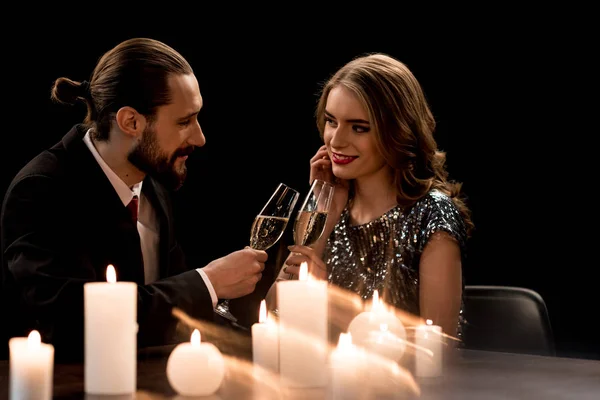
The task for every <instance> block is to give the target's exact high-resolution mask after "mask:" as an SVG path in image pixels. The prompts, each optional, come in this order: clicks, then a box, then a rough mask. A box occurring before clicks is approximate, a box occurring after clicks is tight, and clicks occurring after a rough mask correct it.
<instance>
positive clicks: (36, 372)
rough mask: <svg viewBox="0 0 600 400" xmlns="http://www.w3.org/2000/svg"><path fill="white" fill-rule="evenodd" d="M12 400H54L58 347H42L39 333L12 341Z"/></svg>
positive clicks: (32, 332)
mask: <svg viewBox="0 0 600 400" xmlns="http://www.w3.org/2000/svg"><path fill="white" fill-rule="evenodd" d="M8 347H9V352H10V353H9V358H10V361H9V369H10V372H9V375H10V381H9V382H10V383H9V387H10V390H9V393H10V396H9V398H10V400H50V399H51V398H52V387H53V386H52V380H53V379H52V378H53V371H54V346H52V345H51V344H47V343H42V341H41V338H40V334H39V332H38V331H31V333H30V334H29V336H28V337H26V338H25V337H15V338H11V339H9V341H8Z"/></svg>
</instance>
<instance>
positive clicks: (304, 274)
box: [298, 261, 308, 281]
mask: <svg viewBox="0 0 600 400" xmlns="http://www.w3.org/2000/svg"><path fill="white" fill-rule="evenodd" d="M307 279H308V264H307V263H306V261H302V263H301V264H300V272H299V273H298V280H301V281H305V280H307Z"/></svg>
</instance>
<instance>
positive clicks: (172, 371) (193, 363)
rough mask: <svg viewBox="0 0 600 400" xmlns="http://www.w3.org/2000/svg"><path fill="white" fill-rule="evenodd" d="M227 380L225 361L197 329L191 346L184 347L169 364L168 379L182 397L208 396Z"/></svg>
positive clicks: (182, 344) (173, 353) (191, 340)
mask: <svg viewBox="0 0 600 400" xmlns="http://www.w3.org/2000/svg"><path fill="white" fill-rule="evenodd" d="M224 378H225V360H224V359H223V355H222V354H221V352H220V351H219V349H218V348H217V347H216V346H215V345H214V344H212V343H201V342H200V332H199V331H198V329H194V332H192V336H191V338H190V341H189V342H186V343H180V344H178V345H177V347H175V348H174V349H173V351H172V352H171V354H170V355H169V359H168V360H167V379H168V380H169V383H170V384H171V386H172V387H173V389H174V390H175V391H176V392H177V393H178V394H180V395H182V396H208V395H211V394H213V393H215V392H216V391H217V390H218V389H219V387H220V386H221V383H222V382H223V379H224Z"/></svg>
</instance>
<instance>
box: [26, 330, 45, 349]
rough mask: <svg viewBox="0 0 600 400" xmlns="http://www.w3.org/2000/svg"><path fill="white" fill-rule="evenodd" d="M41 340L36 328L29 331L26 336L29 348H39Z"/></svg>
mask: <svg viewBox="0 0 600 400" xmlns="http://www.w3.org/2000/svg"><path fill="white" fill-rule="evenodd" d="M41 342H42V338H41V337H40V333H39V332H38V331H36V330H33V331H31V333H30V334H29V336H28V337H27V347H28V348H29V349H30V350H35V349H39V348H40V343H41Z"/></svg>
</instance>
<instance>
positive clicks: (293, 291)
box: [277, 262, 328, 388]
mask: <svg viewBox="0 0 600 400" xmlns="http://www.w3.org/2000/svg"><path fill="white" fill-rule="evenodd" d="M307 269H308V265H307V264H306V263H305V262H303V263H302V264H301V265H300V272H299V278H298V280H287V281H280V282H277V304H278V308H279V371H280V377H281V382H282V384H283V385H284V386H289V387H296V388H302V387H324V386H326V385H327V346H328V343H327V340H328V338H327V281H322V280H315V279H313V278H312V277H309V276H308V271H307Z"/></svg>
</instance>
